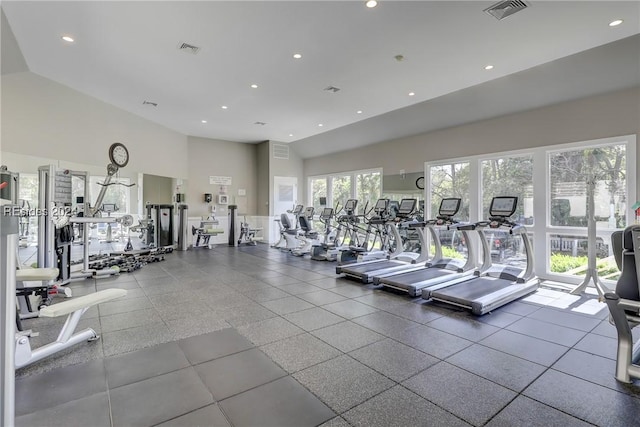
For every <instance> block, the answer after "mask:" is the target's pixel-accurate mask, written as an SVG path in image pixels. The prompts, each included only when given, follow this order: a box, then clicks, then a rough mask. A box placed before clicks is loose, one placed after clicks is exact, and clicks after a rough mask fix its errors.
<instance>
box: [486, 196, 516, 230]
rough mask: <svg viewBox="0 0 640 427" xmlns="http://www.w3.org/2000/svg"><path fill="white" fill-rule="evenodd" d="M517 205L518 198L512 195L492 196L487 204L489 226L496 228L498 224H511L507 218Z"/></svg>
mask: <svg viewBox="0 0 640 427" xmlns="http://www.w3.org/2000/svg"><path fill="white" fill-rule="evenodd" d="M517 206H518V198H517V197H514V196H500V197H494V198H493V199H492V200H491V206H489V221H490V223H489V227H491V228H498V227H500V224H511V225H514V224H513V223H511V222H509V221H508V220H507V218H509V217H510V216H511V215H513V214H514V213H515V211H516V207H517Z"/></svg>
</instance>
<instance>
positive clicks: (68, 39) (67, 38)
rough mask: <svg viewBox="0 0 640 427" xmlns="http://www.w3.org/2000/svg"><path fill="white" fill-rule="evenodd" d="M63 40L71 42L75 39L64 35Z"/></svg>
mask: <svg viewBox="0 0 640 427" xmlns="http://www.w3.org/2000/svg"><path fill="white" fill-rule="evenodd" d="M62 40H64V41H66V42H69V43H73V42H74V41H75V40H73V37H69V36H62Z"/></svg>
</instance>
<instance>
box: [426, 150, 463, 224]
mask: <svg viewBox="0 0 640 427" xmlns="http://www.w3.org/2000/svg"><path fill="white" fill-rule="evenodd" d="M429 176H430V180H431V192H430V194H431V201H430V203H431V216H433V217H435V215H437V214H438V208H439V207H440V201H441V200H442V199H444V198H445V197H460V198H461V199H462V205H461V206H460V211H459V212H458V214H457V215H456V218H458V219H460V220H461V221H468V220H469V163H468V162H464V163H452V164H449V165H438V166H431V167H429Z"/></svg>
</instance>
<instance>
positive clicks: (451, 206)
mask: <svg viewBox="0 0 640 427" xmlns="http://www.w3.org/2000/svg"><path fill="white" fill-rule="evenodd" d="M460 202H461V199H457V198H450V199H442V201H441V202H440V209H439V210H438V212H439V213H440V215H444V216H454V215H455V214H457V213H458V209H460Z"/></svg>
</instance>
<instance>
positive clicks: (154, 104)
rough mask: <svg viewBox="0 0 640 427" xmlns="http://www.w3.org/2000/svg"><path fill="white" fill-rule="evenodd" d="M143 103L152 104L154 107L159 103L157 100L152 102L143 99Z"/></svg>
mask: <svg viewBox="0 0 640 427" xmlns="http://www.w3.org/2000/svg"><path fill="white" fill-rule="evenodd" d="M142 105H151V106H152V107H157V106H158V103H157V102H151V101H142Z"/></svg>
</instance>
